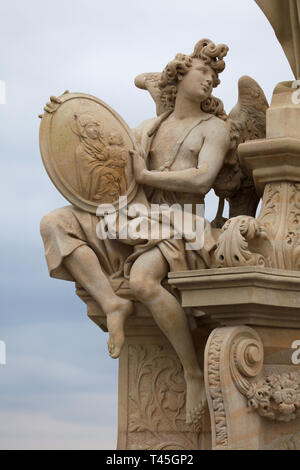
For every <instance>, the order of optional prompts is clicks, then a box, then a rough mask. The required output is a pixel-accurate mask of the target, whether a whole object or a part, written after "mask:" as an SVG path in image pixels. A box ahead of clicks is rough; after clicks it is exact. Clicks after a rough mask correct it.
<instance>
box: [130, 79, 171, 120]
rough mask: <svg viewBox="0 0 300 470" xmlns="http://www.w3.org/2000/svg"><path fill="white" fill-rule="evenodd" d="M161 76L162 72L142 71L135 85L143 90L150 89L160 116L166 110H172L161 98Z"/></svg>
mask: <svg viewBox="0 0 300 470" xmlns="http://www.w3.org/2000/svg"><path fill="white" fill-rule="evenodd" d="M160 78H161V73H160V72H157V73H142V74H141V75H138V76H137V77H136V78H135V80H134V83H135V86H136V87H138V88H140V89H141V90H147V91H149V93H150V95H151V96H152V98H153V100H154V102H155V104H156V114H157V116H160V115H161V114H163V113H165V112H166V111H170V110H171V108H168V106H167V105H165V104H164V103H163V102H162V100H161V90H160V88H159V86H158V83H159V81H160Z"/></svg>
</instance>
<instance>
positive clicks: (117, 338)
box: [107, 299, 133, 359]
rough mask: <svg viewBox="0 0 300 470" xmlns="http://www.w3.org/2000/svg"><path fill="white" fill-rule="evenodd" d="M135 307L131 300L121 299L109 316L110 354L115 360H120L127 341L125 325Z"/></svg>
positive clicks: (108, 343)
mask: <svg viewBox="0 0 300 470" xmlns="http://www.w3.org/2000/svg"><path fill="white" fill-rule="evenodd" d="M132 310H133V305H132V302H130V301H129V300H123V299H120V302H119V304H118V306H117V307H116V308H115V309H114V310H112V311H111V312H110V313H109V314H108V315H107V329H108V332H109V338H108V341H107V346H108V352H109V354H110V356H111V357H112V358H113V359H118V357H119V356H120V353H121V349H122V346H123V344H124V341H125V335H124V324H125V321H126V319H127V318H128V317H129V316H130V315H131V314H132Z"/></svg>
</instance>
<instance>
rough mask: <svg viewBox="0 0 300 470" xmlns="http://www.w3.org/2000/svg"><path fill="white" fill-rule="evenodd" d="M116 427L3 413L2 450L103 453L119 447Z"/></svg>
mask: <svg viewBox="0 0 300 470" xmlns="http://www.w3.org/2000/svg"><path fill="white" fill-rule="evenodd" d="M116 439H117V437H116V430H115V427H114V426H110V425H106V426H101V425H100V424H99V425H98V426H96V425H90V424H78V423H74V422H67V421H64V420H62V419H54V418H52V417H51V416H49V415H48V414H46V413H22V412H1V411H0V449H1V450H99V449H107V450H111V449H115V448H116V442H117V441H116Z"/></svg>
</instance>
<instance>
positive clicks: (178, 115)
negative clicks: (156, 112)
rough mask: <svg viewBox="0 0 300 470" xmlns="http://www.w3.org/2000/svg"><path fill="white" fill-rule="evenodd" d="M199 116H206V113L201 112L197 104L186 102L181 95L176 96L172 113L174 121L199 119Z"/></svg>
mask: <svg viewBox="0 0 300 470" xmlns="http://www.w3.org/2000/svg"><path fill="white" fill-rule="evenodd" d="M201 116H206V113H205V112H204V111H202V109H201V107H200V104H199V103H196V102H195V101H191V100H188V99H187V98H186V97H184V96H182V95H181V94H178V95H177V97H176V102H175V108H174V112H173V118H174V119H178V120H182V119H187V118H198V117H199V118H200V117H201Z"/></svg>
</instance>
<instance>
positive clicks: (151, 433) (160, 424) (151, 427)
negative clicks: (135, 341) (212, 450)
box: [128, 345, 200, 450]
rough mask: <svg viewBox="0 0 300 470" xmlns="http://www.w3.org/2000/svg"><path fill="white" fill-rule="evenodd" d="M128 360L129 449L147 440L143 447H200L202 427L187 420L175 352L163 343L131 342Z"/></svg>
mask: <svg viewBox="0 0 300 470" xmlns="http://www.w3.org/2000/svg"><path fill="white" fill-rule="evenodd" d="M129 359H130V369H129V380H130V393H129V408H130V419H129V423H128V434H129V442H130V444H129V446H130V448H132V449H136V448H139V449H141V442H144V445H143V446H142V448H143V450H150V449H151V450H170V449H181V450H185V449H198V448H199V445H200V444H199V442H200V434H199V432H200V430H199V429H198V430H197V429H193V428H191V426H187V425H186V423H185V399H186V386H185V381H184V376H183V370H182V367H181V366H180V363H179V362H178V361H177V358H176V356H174V353H173V352H172V351H171V350H170V348H167V347H162V346H155V345H148V346H135V345H134V346H133V345H130V346H129ZM197 424H199V423H197ZM139 434H143V435H144V439H140V438H138V435H139ZM163 436H164V438H163Z"/></svg>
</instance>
